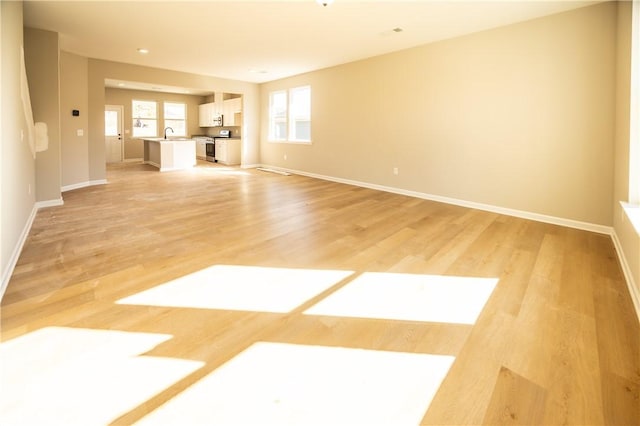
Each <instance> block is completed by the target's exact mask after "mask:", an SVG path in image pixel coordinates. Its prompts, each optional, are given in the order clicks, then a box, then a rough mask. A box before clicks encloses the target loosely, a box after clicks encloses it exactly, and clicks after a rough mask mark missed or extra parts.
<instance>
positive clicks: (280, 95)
mask: <svg viewBox="0 0 640 426" xmlns="http://www.w3.org/2000/svg"><path fill="white" fill-rule="evenodd" d="M269 139H270V140H272V141H284V140H286V139H287V92H285V91H284V90H282V91H279V92H271V93H270V94H269Z"/></svg>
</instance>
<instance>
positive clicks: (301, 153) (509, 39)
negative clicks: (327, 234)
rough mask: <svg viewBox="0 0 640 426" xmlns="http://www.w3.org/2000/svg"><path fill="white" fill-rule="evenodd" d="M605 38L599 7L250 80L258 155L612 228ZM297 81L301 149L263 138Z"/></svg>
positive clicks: (609, 19)
mask: <svg viewBox="0 0 640 426" xmlns="http://www.w3.org/2000/svg"><path fill="white" fill-rule="evenodd" d="M615 35H616V5H615V3H604V4H599V5H596V6H591V7H586V8H582V9H577V10H575V11H571V12H567V13H563V14H558V15H553V16H549V17H545V18H541V19H536V20H532V21H528V22H524V23H520V24H515V25H511V26H507V27H501V28H498V29H494V30H489V31H483V32H479V33H476V34H472V35H468V36H464V37H459V38H455V39H451V40H446V41H442V42H438V43H433V44H428V45H425V46H421V47H417V48H413V49H409V50H406V51H401V52H397V53H392V54H388V55H384V56H380V57H376V58H372V59H368V60H363V61H359V62H355V63H350V64H346V65H341V66H337V67H334V68H329V69H325V70H320V71H317V72H312V73H308V74H304V75H300V76H296V77H292V78H288V79H284V80H279V81H275V82H270V83H266V84H263V85H262V86H261V98H262V103H261V113H262V114H261V117H262V121H261V124H262V131H261V145H260V149H261V161H262V163H264V164H267V165H272V166H278V167H284V168H288V169H292V170H301V171H304V172H308V173H315V174H319V175H326V176H331V177H337V178H344V179H350V180H355V181H361V182H366V183H370V184H378V185H383V186H388V187H393V188H398V189H403V190H409V191H416V192H420V193H425V194H430V195H436V196H443V197H449V198H454V199H459V200H465V201H471V202H476V203H483V204H488V205H493V206H498V207H503V208H510V209H517V210H522V211H526V212H532V213H537V214H543V215H549V216H554V217H559V218H564V219H570V220H576V221H581V222H587V223H593V224H599V225H607V226H611V225H612V220H613V219H612V209H611V205H612V199H613V198H612V191H611V189H612V187H613V145H612V137H613V128H614V112H615V105H614V95H615V90H614V88H615V77H616V76H615ZM304 84H310V85H311V87H312V139H313V144H312V145H293V144H276V143H269V142H268V141H267V118H268V98H269V96H268V94H269V92H270V91H272V90H276V89H283V88H289V87H294V86H297V85H304ZM285 154H286V155H287V160H284V155H285ZM394 167H397V168H398V169H399V175H398V176H394V175H393V173H392V171H393V168H394Z"/></svg>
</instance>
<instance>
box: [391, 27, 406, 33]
mask: <svg viewBox="0 0 640 426" xmlns="http://www.w3.org/2000/svg"><path fill="white" fill-rule="evenodd" d="M391 31H393V32H394V33H401V32H402V31H404V30H403V29H402V28H400V27H396V28H394V29H393V30H391Z"/></svg>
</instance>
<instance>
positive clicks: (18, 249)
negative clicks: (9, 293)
mask: <svg viewBox="0 0 640 426" xmlns="http://www.w3.org/2000/svg"><path fill="white" fill-rule="evenodd" d="M36 213H38V206H37V203H36V204H34V206H33V209H32V210H31V214H30V215H29V218H28V219H27V223H25V225H24V228H23V229H22V232H21V233H20V238H18V243H17V244H16V246H15V248H14V249H13V253H11V257H10V258H9V263H8V264H7V267H6V268H5V270H4V271H2V282H0V301H2V297H3V296H4V292H5V291H6V290H7V286H8V285H9V280H10V279H11V275H12V274H13V270H14V269H15V267H16V263H18V258H19V257H20V253H22V248H23V247H24V243H25V242H26V241H27V237H28V236H29V232H30V231H31V226H32V225H33V221H34V219H35V218H36Z"/></svg>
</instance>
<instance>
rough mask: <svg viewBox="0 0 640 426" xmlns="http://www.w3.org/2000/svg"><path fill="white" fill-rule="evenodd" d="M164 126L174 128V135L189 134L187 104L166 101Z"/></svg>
mask: <svg viewBox="0 0 640 426" xmlns="http://www.w3.org/2000/svg"><path fill="white" fill-rule="evenodd" d="M164 127H171V128H172V129H173V133H172V135H176V136H186V135H187V105H186V104H183V103H178V102H165V103H164Z"/></svg>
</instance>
